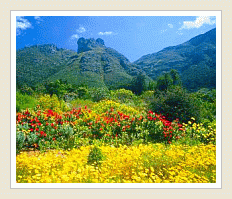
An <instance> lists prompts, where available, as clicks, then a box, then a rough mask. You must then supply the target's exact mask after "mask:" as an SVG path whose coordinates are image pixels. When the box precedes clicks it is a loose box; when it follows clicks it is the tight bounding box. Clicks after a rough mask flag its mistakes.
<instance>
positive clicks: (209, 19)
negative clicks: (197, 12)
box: [179, 16, 216, 30]
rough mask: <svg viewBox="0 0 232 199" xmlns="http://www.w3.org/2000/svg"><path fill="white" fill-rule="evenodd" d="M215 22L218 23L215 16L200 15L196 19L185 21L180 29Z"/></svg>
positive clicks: (198, 26)
mask: <svg viewBox="0 0 232 199" xmlns="http://www.w3.org/2000/svg"><path fill="white" fill-rule="evenodd" d="M215 23H216V18H215V17H210V16H199V17H196V19H195V21H184V22H183V25H182V26H181V28H180V29H179V30H182V29H193V28H200V27H201V26H203V25H204V24H208V25H213V24H215Z"/></svg>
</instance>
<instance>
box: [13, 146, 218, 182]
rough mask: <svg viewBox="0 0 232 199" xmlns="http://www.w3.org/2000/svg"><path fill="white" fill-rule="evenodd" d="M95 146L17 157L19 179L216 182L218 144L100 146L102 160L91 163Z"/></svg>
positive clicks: (47, 180) (26, 180)
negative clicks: (89, 156)
mask: <svg viewBox="0 0 232 199" xmlns="http://www.w3.org/2000/svg"><path fill="white" fill-rule="evenodd" d="M91 148H93V146H87V147H81V148H80V149H73V150H71V151H62V150H59V151H58V150H56V151H55V150H54V151H49V152H47V153H40V152H35V153H28V152H21V153H20V155H17V157H16V175H17V177H16V178H17V182H19V183H215V182H216V172H215V170H216V147H215V145H200V146H188V145H174V144H172V145H169V146H165V145H164V144H152V145H151V144H150V145H139V146H130V147H128V146H120V147H119V148H115V147H110V146H101V147H99V148H100V149H101V151H102V154H103V155H104V157H105V158H104V159H103V161H101V162H100V164H95V165H94V164H93V165H89V164H87V162H88V155H89V152H90V150H91Z"/></svg>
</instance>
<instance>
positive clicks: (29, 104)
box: [16, 92, 38, 112]
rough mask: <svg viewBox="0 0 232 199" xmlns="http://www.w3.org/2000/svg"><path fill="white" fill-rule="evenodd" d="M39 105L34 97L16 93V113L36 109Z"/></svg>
mask: <svg viewBox="0 0 232 199" xmlns="http://www.w3.org/2000/svg"><path fill="white" fill-rule="evenodd" d="M37 103H38V102H37V100H36V99H35V98H34V97H32V96H29V95H27V94H22V93H20V92H16V112H19V111H21V110H26V109H27V108H34V107H36V105H37Z"/></svg>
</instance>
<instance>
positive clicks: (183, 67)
mask: <svg viewBox="0 0 232 199" xmlns="http://www.w3.org/2000/svg"><path fill="white" fill-rule="evenodd" d="M133 65H134V66H135V67H136V68H137V69H140V70H143V71H144V72H145V73H146V75H148V76H149V77H151V78H152V79H156V78H157V77H158V76H159V75H161V74H162V73H164V72H167V71H169V70H170V69H176V70H177V71H178V72H179V73H180V76H181V79H182V83H183V86H185V87H186V88H187V89H188V90H197V89H199V88H203V87H206V88H216V28H215V29H212V30H210V31H208V32H206V33H205V34H201V35H198V36H196V37H194V38H192V39H190V40H189V41H187V42H185V43H183V44H180V45H177V46H171V47H168V48H165V49H163V50H161V51H159V52H157V53H153V54H148V55H145V56H142V57H141V58H140V59H138V60H137V61H135V62H134V63H133Z"/></svg>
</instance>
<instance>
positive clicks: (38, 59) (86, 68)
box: [16, 38, 150, 88]
mask: <svg viewBox="0 0 232 199" xmlns="http://www.w3.org/2000/svg"><path fill="white" fill-rule="evenodd" d="M77 44H78V51H77V52H75V51H71V50H66V49H59V48H57V47H56V46H55V45H50V44H47V45H36V46H31V47H27V48H24V49H21V50H18V51H17V54H16V55H17V58H16V64H17V84H18V85H23V84H27V85H36V84H38V83H42V82H45V81H53V80H56V79H62V80H67V82H69V83H72V84H74V85H77V86H78V85H81V84H85V85H88V86H89V87H108V88H118V87H120V86H121V85H126V84H128V83H130V82H131V80H132V78H133V76H135V75H137V74H138V73H139V72H141V70H139V69H138V68H135V67H134V66H133V65H132V64H131V63H130V61H129V60H128V59H127V58H126V57H125V56H123V55H122V54H120V53H119V52H117V51H116V50H114V49H112V48H108V47H106V46H105V44H104V41H103V40H102V39H97V40H95V39H84V38H80V39H79V40H78V42H77ZM149 79H150V78H147V80H149Z"/></svg>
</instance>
